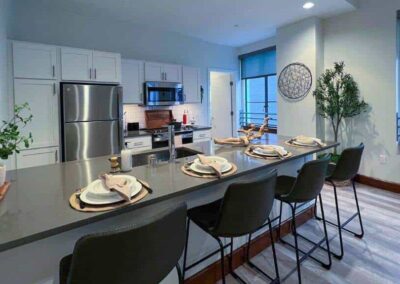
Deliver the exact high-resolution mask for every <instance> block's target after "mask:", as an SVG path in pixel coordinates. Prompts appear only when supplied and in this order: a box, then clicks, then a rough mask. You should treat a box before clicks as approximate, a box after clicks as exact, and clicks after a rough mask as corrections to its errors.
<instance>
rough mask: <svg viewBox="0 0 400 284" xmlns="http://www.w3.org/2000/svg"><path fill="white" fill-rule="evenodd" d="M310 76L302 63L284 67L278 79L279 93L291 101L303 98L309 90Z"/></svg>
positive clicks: (310, 84) (309, 72) (308, 70)
mask: <svg viewBox="0 0 400 284" xmlns="http://www.w3.org/2000/svg"><path fill="white" fill-rule="evenodd" d="M311 86H312V74H311V71H310V69H309V68H308V67H307V66H306V65H304V64H302V63H292V64H289V65H288V66H286V67H285V68H284V69H283V70H282V72H281V74H280V75H279V79H278V87H279V92H280V93H281V94H282V95H283V96H284V97H286V98H288V99H291V100H299V99H302V98H304V97H305V96H306V95H307V94H308V93H309V92H310V90H311Z"/></svg>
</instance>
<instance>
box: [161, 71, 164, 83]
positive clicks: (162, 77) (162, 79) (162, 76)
mask: <svg viewBox="0 0 400 284" xmlns="http://www.w3.org/2000/svg"><path fill="white" fill-rule="evenodd" d="M161 81H164V72H161Z"/></svg>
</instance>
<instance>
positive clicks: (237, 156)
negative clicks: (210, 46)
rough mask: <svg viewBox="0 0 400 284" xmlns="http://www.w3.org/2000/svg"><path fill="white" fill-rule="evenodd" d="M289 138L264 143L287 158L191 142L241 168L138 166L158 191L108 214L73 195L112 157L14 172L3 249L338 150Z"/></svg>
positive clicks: (3, 220) (2, 208)
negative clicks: (74, 201) (76, 205)
mask: <svg viewBox="0 0 400 284" xmlns="http://www.w3.org/2000/svg"><path fill="white" fill-rule="evenodd" d="M286 139H287V137H282V136H277V135H272V134H268V135H265V137H264V138H263V140H264V141H262V143H268V144H276V145H282V146H285V147H286V148H287V149H288V150H289V151H291V152H292V153H293V156H292V157H290V158H288V159H285V160H283V161H281V160H268V161H264V160H260V159H255V158H251V157H248V156H246V155H245V154H244V150H245V149H244V148H241V147H232V146H220V145H215V144H214V143H213V142H211V141H210V142H201V143H195V144H186V145H185V147H187V148H191V149H193V150H197V151H200V152H203V153H205V154H212V155H219V156H222V157H225V158H226V159H228V160H229V161H231V162H233V163H235V164H236V165H237V167H238V171H237V172H236V173H235V174H234V175H232V176H229V177H226V178H223V179H222V180H217V179H215V180H214V179H201V178H193V177H190V176H187V175H185V174H184V173H182V172H181V170H180V167H181V166H182V164H183V163H184V162H185V161H187V160H188V159H193V158H194V157H192V158H182V159H178V160H177V161H176V163H162V164H160V165H158V166H157V167H156V168H150V167H148V166H140V167H135V168H133V170H132V171H131V172H128V173H125V174H129V175H133V176H136V177H138V178H140V179H142V180H144V181H147V182H148V183H149V184H150V187H151V188H152V189H153V190H154V192H153V193H152V194H149V195H147V196H146V197H145V198H144V199H143V200H141V201H139V202H137V203H136V204H133V205H130V206H126V207H122V208H120V209H116V210H113V211H108V212H101V213H82V212H78V211H75V210H73V209H72V208H71V207H70V206H69V203H68V199H69V197H70V196H71V194H72V193H73V192H74V191H76V190H77V189H79V188H82V187H85V186H86V185H88V184H89V183H90V182H92V181H93V180H95V179H96V178H97V176H98V174H99V173H101V172H105V171H108V170H109V161H108V159H107V158H108V157H100V158H95V159H90V160H85V161H77V162H66V163H60V164H56V165H50V166H41V167H33V168H27V169H21V170H16V171H10V172H8V173H7V174H8V179H9V180H11V188H10V190H9V192H8V193H7V196H6V198H5V199H4V200H3V201H2V202H1V203H0V251H4V250H7V249H10V248H13V247H16V246H19V245H23V244H26V243H29V242H33V241H35V240H39V239H42V238H45V237H48V236H51V235H55V234H58V233H61V232H64V231H67V230H71V229H73V228H77V227H79V226H83V225H86V224H89V223H92V222H96V221H99V220H102V219H105V218H108V217H111V216H115V215H118V214H122V213H125V212H128V211H131V210H135V209H137V208H140V207H143V206H146V205H150V204H154V203H156V202H160V201H163V200H166V199H170V198H173V197H176V196H178V195H182V194H185V193H188V192H191V191H196V190H201V189H202V188H206V187H208V186H211V185H215V184H217V183H219V182H223V181H227V180H229V179H232V178H235V177H239V176H242V175H246V174H249V173H251V172H254V171H257V170H261V169H263V168H267V167H274V165H277V164H280V163H287V162H289V161H290V160H292V159H297V158H300V157H303V156H306V155H309V154H313V153H316V152H319V151H323V150H326V149H329V148H332V147H333V146H335V145H336V144H334V143H327V146H326V147H324V148H296V147H288V146H287V145H285V144H284V141H285V140H286Z"/></svg>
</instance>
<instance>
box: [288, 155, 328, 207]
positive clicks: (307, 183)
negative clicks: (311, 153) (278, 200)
mask: <svg viewBox="0 0 400 284" xmlns="http://www.w3.org/2000/svg"><path fill="white" fill-rule="evenodd" d="M329 161H330V157H329V156H327V157H324V158H321V159H318V160H314V161H310V162H307V163H305V164H304V165H303V167H302V168H301V170H300V172H299V174H298V176H297V179H296V182H295V184H294V185H293V188H292V191H291V192H290V193H289V194H288V196H287V199H290V200H293V202H307V201H311V200H314V199H315V198H316V197H317V196H318V195H319V194H320V192H321V190H322V187H323V185H324V182H325V175H326V171H327V169H328V164H329Z"/></svg>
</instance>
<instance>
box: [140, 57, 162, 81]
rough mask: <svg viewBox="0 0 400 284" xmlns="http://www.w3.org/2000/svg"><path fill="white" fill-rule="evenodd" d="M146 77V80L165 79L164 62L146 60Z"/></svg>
mask: <svg viewBox="0 0 400 284" xmlns="http://www.w3.org/2000/svg"><path fill="white" fill-rule="evenodd" d="M144 78H145V81H156V82H159V81H163V78H164V76H163V64H162V63H154V62H146V63H145V65H144Z"/></svg>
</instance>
